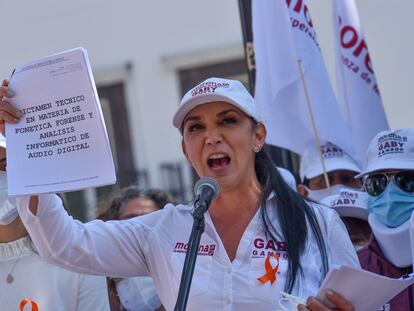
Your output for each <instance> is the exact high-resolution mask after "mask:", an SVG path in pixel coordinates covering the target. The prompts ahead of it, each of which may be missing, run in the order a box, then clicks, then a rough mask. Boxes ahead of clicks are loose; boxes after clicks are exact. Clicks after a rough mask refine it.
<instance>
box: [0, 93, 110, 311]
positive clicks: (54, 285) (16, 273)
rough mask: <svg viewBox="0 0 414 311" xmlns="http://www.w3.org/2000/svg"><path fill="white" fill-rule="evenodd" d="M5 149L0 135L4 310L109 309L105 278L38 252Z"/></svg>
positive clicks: (0, 276)
mask: <svg viewBox="0 0 414 311" xmlns="http://www.w3.org/2000/svg"><path fill="white" fill-rule="evenodd" d="M0 92H1V91H0ZM0 95H1V94H0ZM5 148H6V142H5V139H4V136H3V135H0V284H1V285H0V288H1V290H0V310H4V311H14V310H21V311H24V310H40V311H43V310H61V311H91V310H96V311H106V310H109V303H108V296H107V287H106V282H105V278H104V277H98V276H92V275H83V274H79V273H75V272H72V271H69V270H66V269H64V268H61V267H58V266H56V265H53V264H51V263H49V262H46V261H45V260H44V259H42V258H41V257H40V255H39V254H38V253H37V251H36V248H35V246H34V244H33V243H32V240H31V239H30V236H29V235H28V233H27V231H26V228H25V227H24V225H23V223H22V221H21V219H20V217H19V215H18V212H17V207H16V200H15V199H14V198H12V197H10V198H9V197H8V196H7V174H6V171H5V169H6V149H5ZM19 308H20V309H19Z"/></svg>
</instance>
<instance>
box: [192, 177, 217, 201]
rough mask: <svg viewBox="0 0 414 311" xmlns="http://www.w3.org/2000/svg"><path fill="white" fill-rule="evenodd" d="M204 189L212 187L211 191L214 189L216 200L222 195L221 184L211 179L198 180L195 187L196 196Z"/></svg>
mask: <svg viewBox="0 0 414 311" xmlns="http://www.w3.org/2000/svg"><path fill="white" fill-rule="evenodd" d="M203 187H210V188H211V189H213V192H214V196H213V199H215V198H216V197H217V196H218V195H219V194H220V186H219V183H218V182H217V181H216V180H215V179H213V178H211V177H202V178H200V179H199V180H197V182H196V184H195V186H194V192H195V194H196V195H199V194H200V192H201V189H202V188H203Z"/></svg>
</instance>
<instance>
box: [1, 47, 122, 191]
mask: <svg viewBox="0 0 414 311" xmlns="http://www.w3.org/2000/svg"><path fill="white" fill-rule="evenodd" d="M9 87H10V90H11V91H12V92H13V93H14V94H15V96H14V97H13V98H12V100H11V103H12V104H13V105H14V106H15V107H16V108H18V109H20V111H21V112H22V113H23V117H22V118H21V120H20V122H19V123H17V124H10V123H8V124H6V140H7V175H8V192H9V195H27V194H37V193H49V192H64V191H72V190H79V189H84V188H89V187H97V186H103V185H108V184H113V183H115V182H116V176H115V168H114V162H113V158H112V153H111V148H110V145H109V140H108V135H107V131H106V127H105V122H104V118H103V114H102V110H101V106H100V103H99V97H98V93H97V91H96V87H95V82H94V79H93V76H92V71H91V67H90V64H89V60H88V56H87V52H86V50H84V49H83V48H77V49H73V50H69V51H66V52H63V53H59V54H55V55H52V56H48V57H45V58H42V59H38V60H35V61H31V62H28V63H25V64H23V65H21V66H19V67H17V68H16V69H15V71H14V72H13V75H12V77H11V79H10V84H9Z"/></svg>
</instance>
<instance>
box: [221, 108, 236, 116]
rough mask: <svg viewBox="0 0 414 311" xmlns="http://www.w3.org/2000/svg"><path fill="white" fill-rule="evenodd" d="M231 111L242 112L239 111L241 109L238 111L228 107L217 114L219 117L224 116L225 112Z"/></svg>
mask: <svg viewBox="0 0 414 311" xmlns="http://www.w3.org/2000/svg"><path fill="white" fill-rule="evenodd" d="M229 112H236V113H237V114H240V112H239V111H237V110H236V109H227V110H224V111H222V112H219V113H218V114H217V116H218V117H222V116H224V115H225V114H227V113H229Z"/></svg>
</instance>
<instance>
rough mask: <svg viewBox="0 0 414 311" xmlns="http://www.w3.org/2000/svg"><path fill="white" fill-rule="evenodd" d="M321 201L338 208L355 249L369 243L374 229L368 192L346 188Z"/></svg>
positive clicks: (335, 208)
mask: <svg viewBox="0 0 414 311" xmlns="http://www.w3.org/2000/svg"><path fill="white" fill-rule="evenodd" d="M321 203H322V204H325V205H326V206H328V207H330V208H332V209H334V210H336V211H337V212H338V214H339V215H340V216H341V219H342V221H343V222H344V223H345V225H346V228H347V230H348V234H349V237H350V238H351V241H352V244H353V245H354V247H355V250H357V251H358V250H360V249H361V248H363V247H365V246H367V245H368V243H369V242H370V240H371V234H372V231H371V227H370V226H369V223H368V210H367V203H368V194H367V193H366V192H362V191H356V190H351V189H346V188H345V189H342V190H341V191H340V192H339V194H335V195H331V196H329V197H326V198H325V199H323V200H322V201H321Z"/></svg>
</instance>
